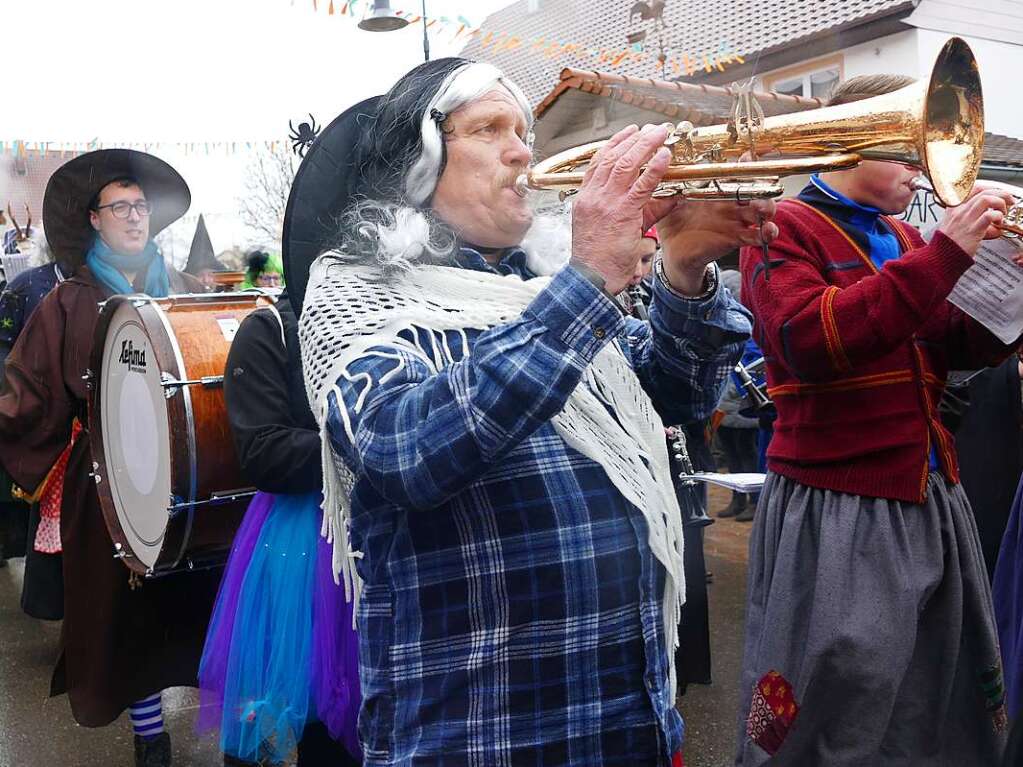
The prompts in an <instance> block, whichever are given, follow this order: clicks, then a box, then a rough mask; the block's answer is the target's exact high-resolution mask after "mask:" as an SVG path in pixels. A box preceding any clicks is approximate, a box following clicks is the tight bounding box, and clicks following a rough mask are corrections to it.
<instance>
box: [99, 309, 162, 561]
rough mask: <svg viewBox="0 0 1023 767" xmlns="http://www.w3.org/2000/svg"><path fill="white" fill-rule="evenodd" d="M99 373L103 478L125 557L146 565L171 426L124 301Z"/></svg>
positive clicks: (145, 344)
mask: <svg viewBox="0 0 1023 767" xmlns="http://www.w3.org/2000/svg"><path fill="white" fill-rule="evenodd" d="M100 370H101V372H100V381H99V387H100V388H99V394H100V400H99V405H100V408H99V411H100V412H99V416H100V419H101V425H102V435H103V455H104V459H105V466H102V467H98V468H99V472H100V477H101V481H105V482H108V483H109V487H110V495H111V497H112V500H113V505H114V509H115V511H116V513H117V520H118V522H119V524H120V527H121V530H122V532H123V533H124V537H125V539H126V540H127V544H128V548H129V549H130V552H129V553H130V554H132V555H133V556H134V557H135V558H136V559H137V560H138V561H139V562H141V563H142V564H144V565H146V566H147V567H150V568H151V567H154V566H155V565H156V561H157V559H158V557H159V556H160V550H161V549H162V547H163V538H164V534H165V532H166V530H167V521H168V507H169V505H170V498H171V456H170V437H169V432H170V429H169V425H168V419H167V404H166V402H167V401H166V399H165V397H164V390H163V386H162V385H161V380H160V366H159V365H158V364H157V361H156V354H155V352H154V350H153V344H152V341H151V339H150V338H149V334H148V333H147V331H146V328H145V326H144V325H143V324H142V321H141V319H140V317H139V314H138V311H137V310H136V309H135V307H134V306H133V305H132V303H131V302H129V301H126V302H124V303H121V304H120V305H119V306H118V307H117V309H116V310H115V312H114V316H113V317H112V318H111V321H110V325H109V328H108V331H107V335H106V340H105V342H104V345H103V364H102V367H101V369H100Z"/></svg>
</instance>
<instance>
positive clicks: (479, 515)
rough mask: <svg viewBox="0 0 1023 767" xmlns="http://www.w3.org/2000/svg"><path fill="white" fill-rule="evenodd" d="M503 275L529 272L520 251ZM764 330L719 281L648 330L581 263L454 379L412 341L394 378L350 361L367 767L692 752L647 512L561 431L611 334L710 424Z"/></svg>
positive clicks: (679, 408)
mask: <svg viewBox="0 0 1023 767" xmlns="http://www.w3.org/2000/svg"><path fill="white" fill-rule="evenodd" d="M461 260H462V265H463V266H465V267H466V268H471V269H478V270H490V269H491V267H490V266H488V265H487V264H486V262H485V261H484V260H483V258H482V257H481V256H480V254H478V253H476V252H475V251H472V250H468V249H464V250H463V251H462V253H461ZM496 271H499V272H501V273H503V274H518V275H519V276H521V277H523V278H524V279H529V278H531V277H532V276H533V275H532V274H531V273H530V272H529V270H528V268H527V267H526V265H525V258H524V254H523V253H521V252H520V251H514V252H512V253H511V254H510V255H508V256H506V257H505V258H504V259H503V260H502V262H501V263H500V264H499V266H498V269H497V270H496ZM749 331H750V319H749V314H748V312H747V311H746V310H745V309H744V308H743V307H742V306H740V305H739V304H738V303H736V302H735V301H734V300H733V299H732V298H731V297H730V296H729V294H728V292H727V291H726V290H725V289H723V288H719V289H718V290H717V291H716V292H715V293H714V294H713V295H711V296H710V297H708V298H705V299H701V300H689V299H683V298H680V297H678V296H675V295H672V294H671V293H670V291H669V290H667V289H666V288H665V287H664V286H663V285H661V284H657V285H655V288H654V299H653V306H652V309H651V312H650V322H649V324H647V323H641V322H639V321H635V320H632V319H627V318H624V317H623V316H622V315H621V313H620V312H619V310H618V309H617V308H616V307H615V305H614V304H613V303H612V302H611V301H610V300H608V299H607V297H606V296H605V295H604V294H603V293H601V292H600V291H599V290H597V288H595V287H594V286H593V284H592V283H591V282H589V281H588V280H587V279H586V278H585V277H584V276H583V275H582V274H580V272H578V271H577V270H575V269H573V268H570V267H568V268H565V269H563V270H562V271H561V272H560V273H559V274H557V275H556V276H555V277H554V278H553V280H552V281H551V283H550V285H549V286H548V287H547V288H545V289H544V290H543V291H541V292H540V293H539V294H538V295H537V297H536V299H535V300H534V301H533V302H532V303H531V304H530V305H529V307H528V308H527V309H526V310H525V312H524V313H523V314H522V316H521V317H520V318H519V319H518V320H516V321H515V322H511V323H509V324H506V325H501V326H498V327H495V328H492V329H491V330H489V331H486V332H482V333H474V334H470V337H469V338H470V345H469V346H470V348H469V352H468V354H467V355H465V356H464V357H463V358H461V359H460V360H458V361H456V362H455V364H453V365H450V366H448V367H447V368H444V369H443V370H441V371H440V372H439V373H433V372H431V371H430V370H429V369H428V368H427V366H426V365H424V364H423V362H422V361H421V360H420V359H416V358H415V357H414V356H413V355H409V354H407V353H405V352H402V351H400V350H398V349H397V348H387V349H380V350H379V351H383V352H386V353H387V354H389V355H393V354H396V353H397V354H401V355H402V356H403V357H404V368H403V370H402V371H401V373H399V374H397V375H394V376H393V377H385V376H386V374H387V373H390V372H392V371H394V370H395V367H396V363H395V360H394V359H393V356H392V357H389V358H385V357H382V356H375V355H374V354H373V353H372V352H373V351H374V350H370V352H369V353H367V354H366V355H365V356H364V357H362V358H360V359H358V360H356V361H355V363H353V365H352V366H350V368H349V370H350V372H352V373H356V374H362V373H365V374H368V375H370V376H371V377H372V380H373V381H374V382H375V384H374V386H373V388H372V389H371V391H370V394H369V396H368V398H367V399H366V401H365V403H364V404H363V407H362V409H361V412H360V414H358V415H357V414H356V413H355V401H356V399H357V398H358V397H359V394H360V392H361V391H362V389H363V388H364V386H363V385H361V384H356V385H355V386H354V387H353V385H352V384H351V383H350V382H349V381H348V380H346V379H344V378H342V379H341V380H339V381H338V382H337V383H338V386H339V387H340V392H341V395H342V398H343V400H344V406H345V407H346V408H347V409H348V414H349V417H350V418H351V419H352V428H353V432H354V434H355V444H354V445H353V444H351V443H350V442H349V440H348V439H347V437H346V432H345V429H344V426H343V425H342V422H341V419H340V416H339V415H338V411H337V407H338V403H337V400H336V399H335V398H334V396H335V395H333V394H332V395H331V399H330V401H329V407H330V411H329V416H328V418H329V420H328V429H329V432H330V437H331V440H332V443H333V447H334V450H335V451H336V452H337V453H338V454H339V455H340V456H341V457H342V458H343V459H344V460H345V461H346V462H347V463H348V465H349V466H350V467H351V468H352V470H353V471H354V472H355V476H356V484H355V488H354V491H353V494H352V527H351V535H352V545H353V547H354V548H355V549H357V550H360V551H362V552H364V557H363V558H362V559H361V560H358V571H359V574H360V576H361V577H362V579H363V582H364V591H363V594H362V602H361V604H360V609H359V614H358V628H359V660H360V666H361V680H362V692H363V708H362V712H361V715H360V719H359V731H360V737H361V739H362V741H363V748H364V752H365V764H366V765H402V766H407V767H412V766H413V765H414V766H416V767H419V766H424V765H439V766H442V767H469V766H470V765H472V766H473V767H491V766H495V765H496V766H503V767H512V766H513V765H514V767H519V766H520V765H536V766H537V767H540V766H541V765H542V766H543V767H552V766H554V765H566V766H567V765H572V766H573V767H597V765H604V767H608V766H609V765H622V767H625V765H629V767H636V766H637V765H660V764H665V763H667V760H668V759H670V756H671V755H672V754H674V753H675V752H677V751H678V750H679V749H680V748H681V746H682V739H683V731H684V728H683V724H682V718H681V717H680V716H679V714H678V712H677V711H676V709H675V706H674V703H675V702H674V700H672V699H671V695H670V691H669V682H668V653H669V652H670V650H671V648H668V647H667V646H666V643H665V637H664V630H663V621H662V615H663V613H662V600H661V597H662V594H663V590H664V583H665V574H664V570H663V568H662V567H661V566H660V565H659V564H658V562H657V560H656V559H655V558H654V556H653V553H652V552H651V551H650V548H649V546H648V544H647V529H646V524H645V522H644V520H643V516H642V514H641V513H640V512H639V511H638V510H637V509H636V508H635V507H634V506H632V505H631V504H629V503H628V502H627V501H626V500H625V498H624V497H623V496H622V495H621V494H620V493H619V492H618V490H617V489H616V488H615V487H614V486H613V485H612V484H611V482H610V480H608V478H607V476H606V475H605V474H604V472H603V470H602V469H601V468H600V467H599V466H598V465H597V464H596V463H594V462H593V461H591V460H589V459H587V458H585V457H583V456H582V455H581V454H580V453H578V452H576V451H575V450H573V449H572V448H570V447H568V446H567V445H566V444H565V442H564V441H563V440H562V439H561V437H560V436H558V434H557V433H556V432H555V430H554V426H553V424H552V423H551V418H552V417H553V416H554V415H555V414H556V413H557V412H558V411H559V410H560V409H561V408H562V406H563V405H564V403H565V401H566V399H567V398H568V396H569V394H570V393H571V392H572V390H573V389H574V388H575V386H576V385H577V384H578V383H579V380H580V377H581V375H582V373H583V371H584V369H585V368H586V366H587V364H589V362H590V361H591V360H592V359H593V357H594V356H595V355H596V354H597V352H598V351H599V350H600V349H601V348H602V347H603V346H604V345H605V344H608V343H617V344H619V345H620V346H621V348H622V349H623V350H624V352H625V353H626V355H627V356H628V357H629V359H630V360H631V362H632V365H633V366H634V368H635V370H636V373H637V375H638V376H639V378H640V380H641V381H642V383H643V385H644V387H645V389H646V390H647V392H648V393H649V394H650V395H651V397H652V399H653V400H654V403H655V404H656V405H657V407H658V410H659V412H660V413H661V415H662V417H663V418H664V419H665V421H666V422H669V423H680V422H684V421H691V420H694V419H701V418H704V417H706V416H708V415H709V414H710V413H711V411H712V410H713V409H714V407H715V405H716V404H717V401H718V398H719V394H720V390H721V387H722V384H723V382H724V381H725V378H726V376H727V375H728V372H729V371H730V370H731V368H732V366H733V365H734V364H735V362H736V360H738V358H739V355H740V353H741V352H742V348H743V344H744V342H745V340H746V338H747V336H748V334H749ZM419 335H420V343H422V337H423V336H424V335H428V334H423V333H420V334H419ZM440 335H441V334H440V333H436V334H434V337H435V338H439V337H440ZM447 340H448V341H449V344H448V346H449V347H450V348H451V349H456V348H461V343H460V342H459V343H457V344H456V343H455V342H454V341H455V338H454V334H452V336H451V337H450V338H448V339H447Z"/></svg>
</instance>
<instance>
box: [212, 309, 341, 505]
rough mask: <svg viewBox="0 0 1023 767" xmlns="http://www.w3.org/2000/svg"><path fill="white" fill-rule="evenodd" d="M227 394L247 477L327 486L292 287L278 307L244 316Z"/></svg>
mask: <svg viewBox="0 0 1023 767" xmlns="http://www.w3.org/2000/svg"><path fill="white" fill-rule="evenodd" d="M278 317H279V318H280V319H278ZM282 336H283V337H282ZM224 399H225V400H226V402H227V417H228V421H229V422H230V424H231V432H232V434H233V436H234V444H235V448H236V449H237V451H238V461H239V463H240V465H241V470H242V474H243V475H244V476H245V478H246V479H247V480H248V481H249V482H251V483H252V484H253V485H255V486H256V487H257V488H258V489H259V490H263V491H265V492H269V493H307V492H313V491H316V490H319V489H321V487H322V485H323V473H322V471H323V470H322V466H321V464H320V435H319V430H318V428H317V425H316V419H315V418H313V414H312V411H311V410H310V409H309V401H308V399H307V398H306V392H305V385H304V383H303V380H302V357H301V353H300V350H299V345H298V321H297V320H296V318H295V314H294V312H293V311H292V308H291V303H290V302H289V301H288V297H287V294H283V295H281V297H280V299H278V301H277V304H276V306H275V308H274V309H270V308H263V309H257V310H256V311H254V312H252V314H250V315H249V316H248V317H246V318H245V319H244V320H243V321H242V323H241V326H240V327H239V328H238V333H237V335H236V336H235V338H234V342H233V343H232V344H231V351H230V352H229V353H228V356H227V367H226V370H225V373H224Z"/></svg>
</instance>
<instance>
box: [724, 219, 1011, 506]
mask: <svg viewBox="0 0 1023 767" xmlns="http://www.w3.org/2000/svg"><path fill="white" fill-rule="evenodd" d="M775 221H776V222H777V224H778V228H779V229H780V230H781V234H780V235H779V237H778V238H777V239H776V240H775V241H774V242H773V243H772V244H771V253H770V257H771V264H772V268H771V273H770V279H769V280H765V279H764V269H763V266H762V264H761V257H760V256H761V254H760V250H759V249H757V248H744V249H743V251H742V254H741V269H742V298H743V302H744V303H745V304H746V305H747V306H749V308H750V309H751V310H752V311H753V314H754V316H755V322H754V335H755V337H756V338H757V341H758V343H759V344H760V347H761V349H763V351H764V355H765V357H766V360H767V382H768V393H769V395H770V397H771V398H772V399H773V400H774V402H775V405H776V406H777V409H778V419H777V421H776V422H775V424H774V437H773V438H772V440H771V446H770V449H769V450H768V454H767V455H768V466H769V468H770V469H771V470H772V471H774V472H777V473H778V474H781V475H784V476H786V477H789V478H791V479H793V480H795V481H797V482H800V483H802V484H805V485H809V486H811V487H820V488H826V489H831V490H836V491H839V492H845V493H853V494H856V495H865V496H872V497H878V498H891V499H897V500H902V501H907V502H911V503H921V502H923V500H924V496H925V493H926V487H927V472H928V466H929V457H930V452H931V445H932V443H933V444H934V446H935V447H936V452H937V455H938V460H939V461H940V462H941V469H942V472H943V473H944V474H945V476H946V477H947V478H948V479H949V480H951V481H953V482H958V481H959V468H958V464H957V461H956V455H955V445H954V443H953V441H952V437H951V435H950V434H949V433H948V431H947V430H946V429H945V428H944V427H943V426H942V425H941V422H940V421H939V419H938V414H937V405H938V401H939V399H940V397H941V393H942V390H943V389H944V386H945V378H946V376H947V374H948V371H949V370H950V369H953V370H971V369H975V368H979V367H984V366H988V365H995V364H998V363H999V362H1000V361H1001V360H1003V359H1005V357H1006V356H1008V354H1009V353H1010V351H1011V347H1008V346H1005V345H1003V344H1002V343H1001V342H1000V341H998V339H997V338H995V337H994V336H993V335H992V334H991V333H990V332H988V331H987V330H986V329H985V328H984V327H983V326H981V325H980V324H979V323H977V322H975V321H974V320H972V319H970V318H969V317H968V316H966V315H965V314H963V312H961V311H960V310H959V309H957V308H955V307H954V306H952V305H951V304H950V303H948V302H947V301H946V300H945V299H946V297H947V296H948V294H949V292H950V291H951V290H952V288H953V287H954V286H955V283H956V281H957V280H958V279H959V277H960V275H962V273H963V272H965V271H966V270H967V269H968V268H969V267H970V265H971V264H972V263H973V261H972V259H971V258H970V256H968V255H967V254H966V253H965V252H963V250H962V249H961V248H959V246H958V245H956V244H955V242H953V241H952V240H951V239H949V238H947V237H945V236H944V235H943V234H941V233H940V232H937V233H935V235H934V238H933V240H932V241H931V243H930V244H929V245H928V244H925V243H924V241H923V239H922V238H921V237H920V234H919V233H918V232H917V231H916V229H914V228H913V227H911V226H909V225H907V224H903V223H901V222H898V221H895V220H894V219H891V218H886V219H885V221H886V222H887V223H888V225H889V226H890V227H891V228H892V229H893V230H894V231H895V233H896V235H897V236H898V239H899V244H900V246H901V248H902V252H903V255H902V256H901V257H900V258H899V259H898V260H895V261H889V262H888V263H887V264H885V268H884V269H883V270H882V271H880V272H879V271H878V270H877V268H876V267H875V266H874V264H873V262H872V261H871V260H870V258H869V256H868V255H867V253H865V252H864V251H863V249H862V248H861V247H860V246H859V245H858V244H857V243H856V241H855V240H853V239H852V238H851V237H850V236H849V235H848V234H847V233H846V232H845V231H843V229H842V228H841V227H840V226H839V225H838V224H837V223H835V222H834V221H833V220H832V219H831V218H830V217H828V216H827V215H826V214H825V213H823V212H821V211H819V210H817V209H816V208H814V207H812V206H811V205H809V204H807V203H804V202H802V201H798V200H786V201H785V202H783V203H781V204H780V205H779V207H778V215H777V218H776V219H775Z"/></svg>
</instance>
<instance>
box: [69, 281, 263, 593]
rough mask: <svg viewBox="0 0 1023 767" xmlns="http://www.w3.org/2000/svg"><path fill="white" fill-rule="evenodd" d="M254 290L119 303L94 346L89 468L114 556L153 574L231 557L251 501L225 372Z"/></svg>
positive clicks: (104, 316)
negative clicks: (238, 451)
mask: <svg viewBox="0 0 1023 767" xmlns="http://www.w3.org/2000/svg"><path fill="white" fill-rule="evenodd" d="M270 303H271V301H270V299H269V298H267V297H266V296H264V295H261V294H257V293H236V294H211V295H187V296H173V297H170V298H160V299H154V298H149V297H147V296H115V297H113V298H111V299H109V300H108V301H106V302H105V303H104V304H103V305H102V307H101V309H100V316H99V322H98V324H97V326H96V336H95V338H94V341H93V349H92V357H91V360H90V371H89V374H88V377H89V383H90V393H89V430H90V433H91V435H92V453H93V472H94V475H95V479H96V489H97V491H98V492H99V500H100V506H101V508H102V509H103V517H104V520H105V522H106V525H107V528H108V529H109V531H110V537H111V539H112V541H113V543H114V555H115V556H116V557H118V558H119V559H121V560H122V561H123V562H124V564H125V565H127V567H128V568H129V569H131V570H133V571H134V572H136V573H139V574H142V575H147V576H155V575H163V574H167V573H171V572H175V571H178V570H187V569H195V568H199V567H208V566H214V565H217V564H220V563H222V562H224V561H225V560H226V558H227V552H228V550H229V549H230V546H231V541H232V539H233V537H234V533H235V531H236V530H237V529H238V526H239V525H240V524H241V519H242V515H243V514H244V513H245V508H246V505H247V503H248V500H249V498H250V497H251V496H252V495H254V493H255V491H254V490H253V489H252V488H251V487H246V486H245V484H246V483H245V482H244V480H243V479H242V477H241V472H240V470H239V468H238V460H237V457H236V455H235V450H234V443H233V441H232V439H231V431H230V426H229V424H228V421H227V412H226V409H225V406H224V393H223V388H222V387H223V382H224V366H225V364H226V362H227V352H228V350H229V349H230V347H231V341H232V340H233V339H234V334H235V332H236V331H237V330H238V326H239V325H240V323H241V321H242V320H243V319H244V318H245V316H246V315H248V314H249V313H250V312H252V311H253V310H254V309H256V308H258V307H259V306H264V305H270Z"/></svg>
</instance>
